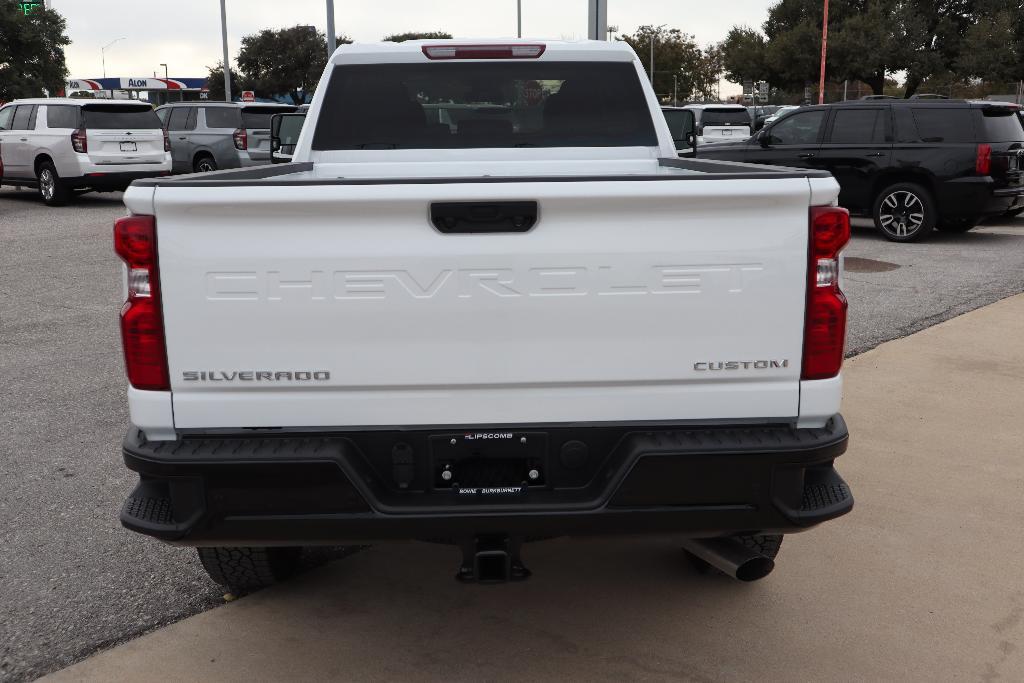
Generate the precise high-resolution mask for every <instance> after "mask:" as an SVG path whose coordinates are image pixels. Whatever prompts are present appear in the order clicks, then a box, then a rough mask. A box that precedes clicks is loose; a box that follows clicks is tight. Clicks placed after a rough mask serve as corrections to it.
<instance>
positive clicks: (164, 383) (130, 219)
mask: <svg viewBox="0 0 1024 683" xmlns="http://www.w3.org/2000/svg"><path fill="white" fill-rule="evenodd" d="M114 251H115V252H117V255H118V256H120V257H121V259H122V260H123V261H124V262H125V265H126V266H127V267H128V300H127V301H125V303H124V306H123V307H122V308H121V342H122V343H123V345H124V365H125V370H127V373H128V381H129V382H130V383H131V385H132V386H133V387H135V388H136V389H146V390H149V391H167V390H169V389H170V379H169V375H168V372H167V346H166V344H165V342H164V321H163V314H162V312H161V305H160V278H159V273H158V272H157V257H156V221H155V219H154V218H153V216H126V217H124V218H121V219H119V220H117V221H116V222H115V223H114Z"/></svg>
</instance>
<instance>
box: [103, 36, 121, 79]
mask: <svg viewBox="0 0 1024 683" xmlns="http://www.w3.org/2000/svg"><path fill="white" fill-rule="evenodd" d="M124 39H125V36H121V37H120V38H114V39H113V40H112V41H110V42H109V43H107V44H106V45H104V46H103V47H101V48H100V59H101V60H103V78H106V77H107V48H108V47H110V46H111V45H113V44H114V43H116V42H117V41H119V40H124Z"/></svg>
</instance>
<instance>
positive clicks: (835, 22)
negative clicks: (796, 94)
mask: <svg viewBox="0 0 1024 683" xmlns="http://www.w3.org/2000/svg"><path fill="white" fill-rule="evenodd" d="M977 1H979V0H831V2H830V3H829V26H828V54H827V60H826V66H825V71H826V75H827V77H828V79H829V80H830V81H843V80H850V81H854V80H858V81H861V82H863V83H865V84H867V85H868V86H870V87H871V89H872V91H873V92H874V93H875V94H882V93H883V91H884V89H885V82H886V76H887V75H889V74H893V73H896V72H899V71H905V72H906V73H907V88H906V91H905V93H906V95H907V96H909V95H911V94H913V92H914V91H915V90H916V89H917V87H918V86H919V85H920V83H921V82H922V81H923V80H924V79H926V78H928V77H929V76H931V75H932V74H936V73H942V72H946V71H949V70H950V69H952V68H953V67H954V66H955V64H956V62H957V59H958V56H959V54H960V52H961V49H962V43H963V37H964V35H965V33H966V32H967V30H968V28H969V27H970V25H971V24H972V23H973V22H974V20H975V16H974V14H973V12H974V9H973V8H974V4H975V3H976V2H977ZM988 1H992V2H994V1H997V0H988ZM998 1H1006V0H998ZM822 9H823V8H822V3H821V0H779V1H778V2H776V3H775V4H774V5H772V6H771V7H770V8H769V10H768V17H767V19H766V20H765V22H764V24H763V26H762V30H763V33H759V32H757V31H754V30H752V29H749V28H746V27H735V28H733V30H732V31H730V32H729V36H728V37H727V38H726V40H725V42H724V43H723V44H722V50H723V53H724V64H725V68H726V72H727V73H728V74H730V77H731V78H736V77H742V78H746V79H753V80H767V81H769V82H771V83H772V84H773V85H776V86H779V87H782V88H784V89H789V90H798V89H800V88H803V87H804V86H805V85H807V84H812V83H817V81H818V74H819V70H820V64H821V62H820V60H821V56H820V55H821V22H822Z"/></svg>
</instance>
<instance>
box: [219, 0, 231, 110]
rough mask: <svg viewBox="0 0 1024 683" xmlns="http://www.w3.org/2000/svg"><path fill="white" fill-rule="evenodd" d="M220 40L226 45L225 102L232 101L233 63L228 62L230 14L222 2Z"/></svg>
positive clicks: (221, 0)
mask: <svg viewBox="0 0 1024 683" xmlns="http://www.w3.org/2000/svg"><path fill="white" fill-rule="evenodd" d="M220 39H221V42H222V43H223V44H224V101H225V102H230V101H231V62H230V61H229V60H228V12H227V9H226V8H225V7H224V0H220Z"/></svg>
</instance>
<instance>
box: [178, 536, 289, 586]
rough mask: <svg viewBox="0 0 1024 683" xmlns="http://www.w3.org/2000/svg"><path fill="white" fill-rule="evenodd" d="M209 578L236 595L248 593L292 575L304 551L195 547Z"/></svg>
mask: <svg viewBox="0 0 1024 683" xmlns="http://www.w3.org/2000/svg"><path fill="white" fill-rule="evenodd" d="M196 550H197V551H198V553H199V561H200V562H201V563H202V565H203V569H205V570H206V573H207V574H209V575H210V578H211V579H213V580H214V581H216V582H217V583H219V584H220V585H222V586H224V587H225V588H228V589H230V590H231V591H233V592H238V593H248V592H250V591H254V590H259V589H260V588H266V587H267V586H272V585H273V584H275V583H280V582H281V581H284V580H285V579H287V578H288V577H289V576H291V575H292V574H293V573H294V572H295V569H296V568H297V567H298V564H299V559H300V557H301V555H302V548H244V547H243V548H196Z"/></svg>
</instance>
